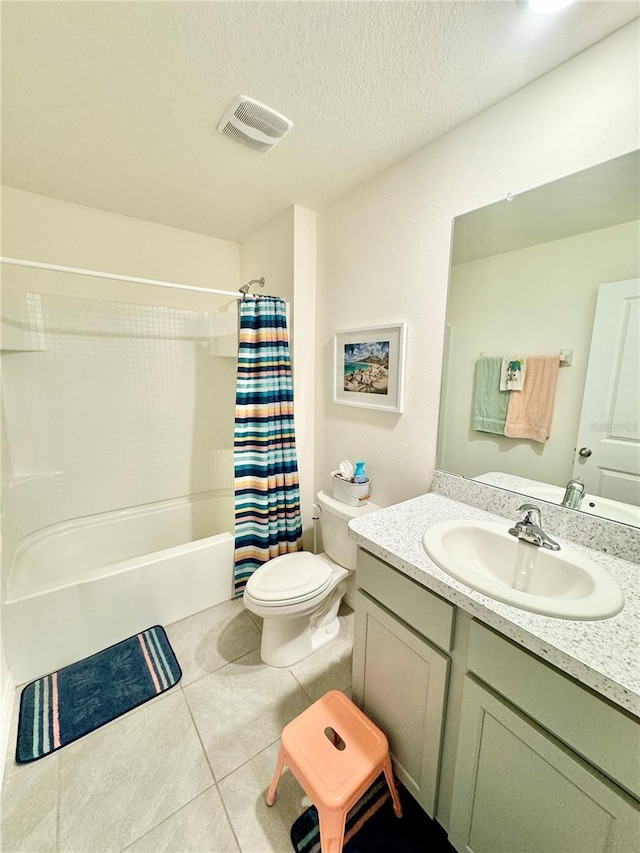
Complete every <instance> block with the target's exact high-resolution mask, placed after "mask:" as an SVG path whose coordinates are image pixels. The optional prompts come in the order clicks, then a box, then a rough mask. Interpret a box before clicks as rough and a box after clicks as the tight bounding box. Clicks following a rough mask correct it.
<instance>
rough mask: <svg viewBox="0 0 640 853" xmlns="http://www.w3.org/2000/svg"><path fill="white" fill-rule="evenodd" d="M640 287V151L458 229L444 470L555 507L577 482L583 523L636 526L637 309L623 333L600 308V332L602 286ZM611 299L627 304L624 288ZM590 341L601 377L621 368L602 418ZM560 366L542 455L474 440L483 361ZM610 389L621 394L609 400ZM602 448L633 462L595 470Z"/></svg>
mask: <svg viewBox="0 0 640 853" xmlns="http://www.w3.org/2000/svg"><path fill="white" fill-rule="evenodd" d="M639 278H640V152H638V151H635V152H631V153H630V154H627V155H624V156H622V157H618V158H616V159H615V160H611V161H609V162H606V163H602V164H600V165H598V166H594V167H593V168H591V169H587V170H585V171H583V172H579V173H576V174H574V175H570V176H568V177H566V178H562V179H561V180H558V181H555V182H553V183H551V184H547V185H545V186H542V187H538V188H536V189H533V190H530V191H528V192H525V193H522V194H520V195H518V196H516V197H514V198H512V199H509V198H507V199H505V200H504V201H499V202H496V203H495V204H492V205H489V206H488V207H485V208H482V209H480V210H475V211H472V212H470V213H466V214H464V215H462V216H459V217H456V219H455V220H454V227H453V244H452V256H451V268H450V276H449V291H448V298H447V319H446V334H445V351H444V359H443V384H442V399H441V407H440V426H439V433H438V454H437V467H438V468H440V469H441V470H443V471H448V472H450V473H454V474H461V475H463V476H465V477H472V478H476V479H480V480H482V481H483V482H486V483H489V484H492V485H495V486H500V487H501V488H507V489H511V490H512V491H516V492H519V493H522V494H524V495H527V496H530V497H534V498H535V497H537V498H539V499H542V500H551V501H553V502H556V503H560V502H561V501H562V498H563V495H564V491H565V486H566V484H567V482H568V481H569V480H570V479H572V478H574V477H582V478H583V479H584V482H585V487H586V496H585V498H584V499H583V501H582V503H581V505H580V509H581V510H583V511H586V512H591V513H592V514H596V515H602V516H603V517H607V518H613V519H614V520H617V521H622V522H624V523H630V524H635V525H637V526H640V432H639V430H640V384H639V383H638V376H639V375H640V352H639V343H638V341H639V339H640V327H639V326H638V323H639V315H640V299H639V298H637V297H636V296H635V295H632V297H631V298H626V297H625V298H626V301H625V303H624V304H625V307H624V310H623V314H622V315H621V320H620V322H619V323H618V322H617V320H616V322H613V321H612V319H611V309H610V307H608V305H609V303H608V302H606V300H605V299H604V297H603V296H602V295H601V297H600V307H599V308H598V318H599V319H598V321H597V322H596V323H595V327H594V319H595V316H596V303H597V302H598V294H599V293H600V294H602V293H603V290H604V289H603V288H601V287H600V285H603V284H605V283H613V282H630V283H631V284H630V287H631V289H632V294H635V292H636V290H638V292H639V293H640V282H637V280H638V279H639ZM634 282H636V283H634ZM623 289H624V288H623ZM627 289H628V288H627ZM606 292H607V293H611V292H615V293H616V294H619V286H618V285H615V286H613V287H609V289H608V290H607V291H606ZM625 293H626V291H625ZM605 303H606V304H605ZM602 316H605V317H606V318H608V319H607V322H608V326H607V324H606V323H605V329H604V332H602V333H601V325H602V323H601V319H602ZM612 322H613V325H612ZM623 327H624V335H625V336H626V337H625V338H624V340H623V341H622V343H616V340H617V337H618V335H619V334H621V331H620V330H621V329H622V328H623ZM592 335H593V336H594V337H593V352H594V353H595V355H596V356H597V358H596V360H597V361H598V363H599V362H600V360H601V359H602V358H603V357H604V356H607V357H609V355H610V354H611V353H613V352H614V351H615V352H616V353H617V354H618V355H617V356H616V357H617V358H618V362H619V363H618V362H617V363H616V364H617V366H616V367H615V368H612V369H615V370H616V371H617V373H616V377H617V378H615V379H612V378H611V376H609V379H608V380H607V381H608V383H609V384H608V386H607V389H606V393H605V396H606V397H607V407H606V409H607V410H606V411H605V410H604V408H605V407H604V406H603V407H601V410H600V409H598V412H597V414H595V415H594V409H593V404H591V407H590V406H589V405H588V402H589V400H591V398H592V397H593V382H594V376H595V374H596V373H598V372H599V371H598V368H597V366H596V367H594V366H591V367H590V364H589V363H590V357H589V356H590V351H591V348H592ZM602 335H604V338H602ZM596 340H599V341H600V343H598V344H596ZM598 347H600V349H599V350H598ZM616 347H617V348H616ZM556 353H557V354H558V359H559V365H565V366H559V369H558V371H557V384H556V389H555V397H552V400H553V403H552V420H551V429H550V434H549V437H548V439H547V440H546V441H539V440H531V439H528V438H509V437H507V436H505V435H504V434H498V433H491V432H486V431H480V430H477V429H474V428H473V410H474V400H475V393H476V387H475V379H474V377H475V370H476V363H477V362H478V360H479V359H481V358H482V357H483V356H500V357H509V358H515V357H523V358H525V365H526V357H527V356H534V355H550V354H556ZM603 353H604V356H603ZM561 354H562V356H564V357H566V361H560V355H561ZM622 361H624V366H623V367H622V368H621V364H622ZM566 362H569V363H566ZM494 363H495V362H494ZM591 363H592V365H593V364H594V358H592V359H591ZM531 364H532V365H533V362H531ZM621 371H622V372H621ZM625 371H626V372H625ZM600 372H601V371H600ZM612 375H613V374H612ZM525 382H526V372H525ZM587 382H588V383H589V384H587V385H586V383H587ZM613 386H615V387H616V389H619V388H621V389H622V391H621V392H620V394H619V395H618V397H616V398H615V399H613V398H612V392H611V388H612V387H613ZM589 389H591V390H589ZM516 393H519V392H517V391H512V392H511V394H516ZM596 396H597V394H596ZM601 396H602V392H601ZM618 398H619V399H618ZM520 399H522V398H520ZM612 400H613V402H612ZM583 404H584V406H583ZM583 409H584V411H583ZM581 421H582V425H581ZM585 430H586V432H585ZM601 439H605V442H604V443H608V445H610V446H611V447H614V446H615V448H622V449H623V450H624V451H625V452H626V453H627V456H628V457H630V460H631V461H625V462H624V463H622V462H620V461H619V460H618V459H617V458H616V460H614V461H613V462H611V461H610V460H608V461H607V462H606V464H605V463H603V462H602V459H603V457H602V455H600V457H599V460H600V461H597V460H598V456H599V451H597V450H596V445H598V442H599V441H600V440H601ZM601 443H602V442H601ZM598 446H600V445H598ZM581 447H584V448H586V449H585V450H583V454H582V455H580V454H579V450H580V448H581ZM592 448H593V449H592ZM589 450H590V451H591V453H590V454H589V453H588V451H589ZM596 462H597V464H594V463H596ZM594 472H595V473H594Z"/></svg>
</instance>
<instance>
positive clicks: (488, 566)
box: [422, 519, 624, 619]
mask: <svg viewBox="0 0 640 853" xmlns="http://www.w3.org/2000/svg"><path fill="white" fill-rule="evenodd" d="M509 526H510V525H509V521H508V520H507V519H505V522H504V525H502V524H497V523H493V522H486V521H441V522H439V523H437V524H434V525H432V526H431V527H428V528H427V530H426V531H425V534H424V536H423V538H422V544H423V547H424V549H425V551H426V552H427V554H428V556H429V557H430V558H431V559H432V560H433V562H434V563H436V565H438V566H439V567H440V568H441V569H443V570H444V571H445V572H447V573H448V574H450V575H451V576H452V577H454V578H456V579H457V580H459V581H462V583H464V584H466V585H467V586H470V587H472V589H475V590H477V591H478V592H481V593H483V594H484V595H488V596H489V597H490V598H495V599H497V600H498V601H504V602H505V603H506V604H510V605H511V606H512V607H519V608H520V609H522V610H530V611H532V612H533V613H541V614H543V615H545V616H555V617H557V618H559V619H607V618H608V617H610V616H615V615H616V613H619V612H620V611H621V610H622V608H623V606H624V598H623V596H622V592H621V591H620V587H619V586H618V584H617V583H616V582H615V580H614V579H613V578H612V577H611V575H610V574H609V573H608V572H607V571H606V569H603V568H602V567H601V566H599V565H598V564H597V563H594V562H593V561H592V560H589V559H587V558H586V557H583V556H582V554H578V553H577V552H576V551H572V550H571V549H569V548H565V547H563V548H562V550H561V551H550V550H549V549H547V548H541V547H538V546H537V545H531V544H529V543H528V542H523V541H521V540H519V539H516V537H515V536H511V535H510V534H509V533H508V528H509Z"/></svg>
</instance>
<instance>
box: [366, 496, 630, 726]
mask: <svg viewBox="0 0 640 853" xmlns="http://www.w3.org/2000/svg"><path fill="white" fill-rule="evenodd" d="M445 519H465V520H467V519H477V520H485V521H495V522H498V523H500V524H503V525H505V526H508V525H509V521H508V520H507V519H505V518H503V517H502V516H499V515H494V514H492V513H489V512H485V511H484V510H481V509H476V508H475V507H473V506H469V505H468V504H464V503H460V502H458V501H455V500H452V499H451V498H447V497H444V496H443V495H440V494H435V493H431V494H427V495H423V496H421V497H419V498H414V499H413V500H409V501H405V502H404V503H400V504H396V505H395V506H391V507H388V508H386V509H382V510H379V511H378V512H374V513H370V514H369V515H366V516H363V517H362V518H357V519H355V520H353V521H351V522H350V523H349V528H350V533H351V536H352V537H353V538H354V539H355V540H356V542H357V544H358V545H360V546H361V547H363V548H365V549H366V550H367V551H369V552H370V553H371V554H374V555H375V556H377V557H380V558H381V559H382V560H384V561H385V562H387V563H389V564H390V565H392V566H394V568H396V569H399V570H400V571H401V572H402V573H403V574H405V575H407V576H408V577H410V578H413V579H414V580H416V581H418V583H420V584H422V586H425V587H426V588H427V589H430V590H432V591H433V592H435V593H437V594H438V595H440V596H441V597H442V598H444V599H446V600H447V601H450V602H451V603H452V604H455V605H457V606H458V607H460V608H461V609H462V610H464V611H466V612H467V613H470V614H471V615H472V616H474V617H475V618H476V619H478V620H479V621H481V622H483V623H484V624H486V625H489V626H490V627H492V628H494V629H495V630H497V631H499V632H500V633H501V634H503V635H504V636H505V637H508V638H510V639H511V640H513V641H515V642H516V643H518V644H519V645H521V646H522V647H524V648H526V649H528V650H529V651H531V652H533V653H534V654H536V655H538V656H539V657H540V658H542V659H543V660H546V661H548V662H549V663H551V664H553V665H554V666H556V667H557V668H558V669H560V670H562V671H563V672H566V673H567V674H568V675H571V676H573V677H574V678H575V679H577V680H578V681H580V682H581V683H582V684H585V685H586V686H588V687H590V688H592V689H593V690H594V691H596V692H597V693H600V694H601V695H602V696H605V697H607V698H608V699H609V700H611V701H612V702H614V703H615V704H617V705H619V706H620V707H622V708H624V709H626V710H627V711H630V712H631V713H632V714H634V715H635V716H637V717H640V636H639V635H640V618H639V617H640V570H639V568H638V566H637V565H634V564H633V563H628V562H626V561H625V560H621V559H619V558H618V557H613V556H610V555H609V554H605V553H602V552H601V551H594V550H592V549H590V548H585V547H584V546H582V545H580V544H578V543H576V542H570V541H569V540H566V539H563V538H562V537H559V536H556V537H554V538H556V539H558V541H559V542H560V543H561V544H563V545H565V546H566V547H567V548H570V549H572V550H573V551H576V552H578V553H581V554H584V555H585V556H586V557H589V558H590V559H591V560H593V561H594V562H596V563H599V564H600V565H601V566H603V567H604V568H605V569H607V571H608V572H609V573H610V574H611V575H612V577H613V578H615V580H616V581H617V582H618V584H619V586H620V588H621V590H622V593H623V595H624V599H625V605H624V608H623V610H622V612H621V613H619V614H618V615H617V616H613V617H611V618H609V619H601V620H597V621H576V620H569V619H556V618H553V617H550V616H540V615H538V614H536V613H530V612H528V611H526V610H519V609H517V608H515V607H510V606H509V605H508V604H503V603H502V602H500V601H496V600H494V599H492V598H488V597H487V596H485V595H483V594H482V593H480V592H476V591H475V590H473V589H471V588H470V587H468V586H465V585H464V584H463V583H461V582H460V581H457V580H456V579H455V578H453V577H451V576H450V575H448V574H447V573H446V572H444V571H443V570H442V569H440V568H439V567H438V566H437V565H436V564H435V563H434V562H433V561H432V560H430V559H429V557H428V556H427V554H426V553H425V551H424V549H423V547H422V536H423V534H424V531H425V530H426V529H427V527H429V526H430V525H431V524H435V523H436V522H438V521H444V520H445Z"/></svg>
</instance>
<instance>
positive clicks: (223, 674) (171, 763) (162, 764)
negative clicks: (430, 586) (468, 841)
mask: <svg viewBox="0 0 640 853" xmlns="http://www.w3.org/2000/svg"><path fill="white" fill-rule="evenodd" d="M340 613H341V615H340V620H341V622H342V630H341V632H340V634H339V635H338V637H337V639H336V640H334V641H333V642H331V643H329V644H328V645H327V646H325V647H324V648H322V649H319V650H318V651H317V652H315V653H314V654H312V655H310V656H309V657H308V658H305V659H304V660H302V661H300V662H299V663H297V664H295V665H294V666H292V667H289V668H285V669H273V668H271V667H267V666H265V665H264V664H263V663H262V662H261V661H260V655H259V646H260V627H259V624H258V620H257V619H256V618H255V617H253V615H252V614H249V613H248V612H247V611H246V610H245V609H244V607H243V605H242V602H240V601H229V602H225V603H224V604H220V605H218V606H217V607H213V608H211V609H210V610H206V611H203V612H202V613H197V614H196V615H195V616H191V617H189V618H188V619H184V620H182V621H181V622H176V623H175V624H173V625H169V626H167V634H168V636H169V639H170V640H171V644H172V645H173V648H174V650H175V653H176V655H177V657H178V660H179V662H180V665H181V667H182V670H183V678H182V680H181V681H180V682H179V684H178V685H176V687H174V688H173V689H171V690H169V691H167V692H166V693H164V694H162V695H161V696H158V697H157V698H156V699H153V700H152V701H151V702H148V703H146V704H145V705H142V706H141V707H139V708H136V709H134V710H133V711H131V712H129V713H128V714H126V715H124V716H122V717H120V718H118V719H117V720H114V721H113V722H111V723H109V724H108V725H106V726H104V727H103V728H101V729H98V730H97V731H95V732H92V733H91V734H89V735H87V736H86V737H84V738H82V739H80V740H78V741H76V742H75V743H73V744H70V745H69V746H67V747H65V748H63V749H61V750H60V751H58V752H56V753H54V754H52V755H50V756H48V757H46V758H43V759H41V760H40V761H36V762H34V763H33V764H27V765H21V766H18V765H16V764H15V763H14V761H13V752H14V749H15V738H16V728H17V709H18V702H19V700H18V699H17V698H16V702H15V707H14V719H13V724H12V735H11V740H10V743H9V755H8V757H7V761H6V765H5V769H4V783H3V790H2V816H1V823H0V831H1V842H0V849H2V851H4V853H50V851H56V853H76V851H77V853H120V851H126V853H196V851H197V853H205V851H206V853H272V851H274V853H279V851H283V853H284V852H285V851H286V853H291V851H292V849H293V848H292V846H291V842H290V839H289V831H290V828H291V824H292V823H293V821H294V820H295V818H296V817H298V815H300V814H302V812H303V811H304V810H305V809H306V808H307V806H308V805H309V800H308V799H307V798H306V796H305V795H304V792H303V791H302V789H301V788H300V787H299V785H298V783H297V782H296V780H295V779H294V778H293V777H292V776H291V774H290V773H289V772H288V771H285V773H284V774H283V776H282V779H281V781H280V784H279V786H278V799H277V802H276V804H275V805H274V806H273V808H268V807H267V806H266V805H265V802H264V795H265V792H266V789H267V787H268V785H269V781H270V779H271V775H272V773H273V769H274V767H275V761H276V755H277V752H278V744H279V737H280V732H281V730H282V728H283V726H284V725H285V724H286V723H287V722H288V721H289V720H291V719H292V718H293V717H295V716H296V715H297V714H299V713H300V712H301V711H303V710H304V709H305V708H306V707H307V706H308V705H310V704H311V703H312V702H313V701H315V700H316V699H317V698H319V697H320V696H322V694H323V693H325V692H326V691H327V690H330V689H332V688H337V689H339V690H344V691H345V692H347V693H349V691H350V687H351V652H352V645H353V612H352V611H351V609H350V608H349V607H347V606H346V605H343V607H342V610H341V611H340ZM17 695H18V694H17Z"/></svg>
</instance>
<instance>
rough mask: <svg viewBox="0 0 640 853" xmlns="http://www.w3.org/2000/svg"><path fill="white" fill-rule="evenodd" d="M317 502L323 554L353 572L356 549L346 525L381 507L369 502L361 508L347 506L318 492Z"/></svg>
mask: <svg viewBox="0 0 640 853" xmlns="http://www.w3.org/2000/svg"><path fill="white" fill-rule="evenodd" d="M317 501H318V506H319V507H320V529H321V530H322V544H323V546H324V552H325V554H326V555H327V556H328V557H331V559H332V560H333V561H334V563H338V565H340V566H344V568H345V569H350V570H352V571H353V570H355V567H356V553H357V550H358V549H357V546H356V543H355V541H354V540H353V539H352V538H351V537H350V536H349V528H348V524H349V522H350V521H351V519H352V518H362V516H363V515H367V514H368V513H370V512H375V511H376V510H378V509H382V507H380V506H378V504H374V503H372V502H371V501H368V502H367V503H366V504H364V505H363V506H348V505H347V504H343V503H342V502H341V501H337V500H336V499H335V498H332V497H329V495H327V494H326V493H325V492H318V495H317Z"/></svg>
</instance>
